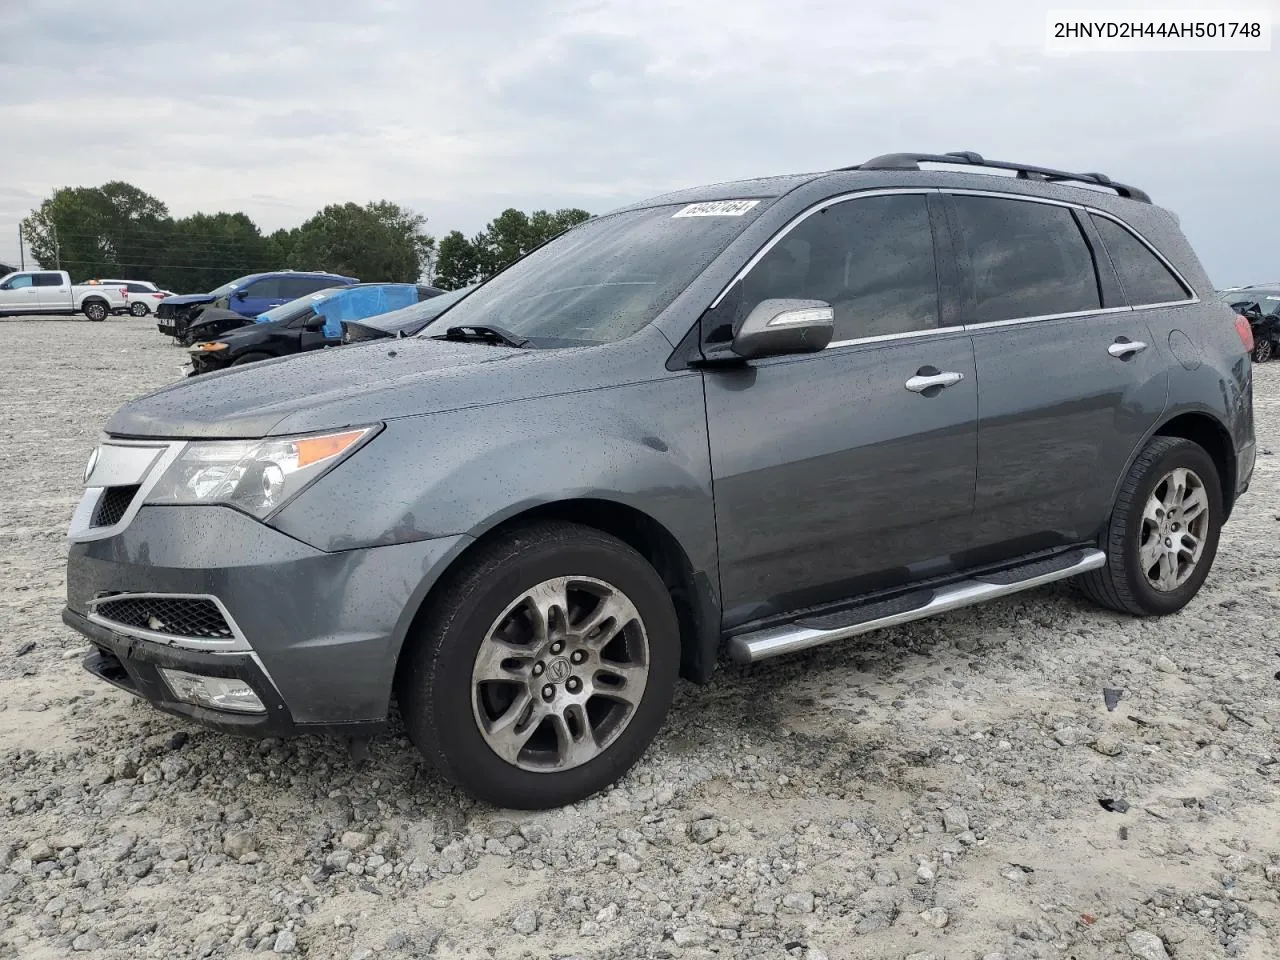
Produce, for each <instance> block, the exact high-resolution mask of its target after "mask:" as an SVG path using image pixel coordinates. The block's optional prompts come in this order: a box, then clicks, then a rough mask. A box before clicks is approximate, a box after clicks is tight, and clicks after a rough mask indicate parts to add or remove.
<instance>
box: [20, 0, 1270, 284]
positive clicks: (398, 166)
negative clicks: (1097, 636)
mask: <svg viewBox="0 0 1280 960" xmlns="http://www.w3.org/2000/svg"><path fill="white" fill-rule="evenodd" d="M1162 5H1165V4H1162V3H1160V2H1157V0H1129V2H1128V3H1127V6H1130V7H1142V6H1149V7H1152V8H1158V7H1160V6H1162ZM1273 5H1274V0H1273ZM170 6H171V5H169V4H167V3H165V2H164V0H114V2H113V3H111V4H108V5H101V9H98V8H93V7H86V6H85V5H84V4H83V3H80V2H78V0H62V2H53V0H46V2H44V3H41V4H36V3H35V2H34V0H17V2H16V3H15V2H14V0H10V4H9V5H7V6H6V13H5V30H6V35H7V36H10V37H13V36H22V37H23V38H24V41H23V43H21V44H11V43H10V44H3V45H0V89H3V90H4V91H5V95H4V98H3V99H2V100H0V129H2V130H5V131H15V132H16V134H17V136H16V137H15V140H16V142H18V143H19V144H20V145H21V146H20V148H19V149H17V150H14V149H12V148H5V150H4V153H3V161H0V167H2V168H3V170H4V177H3V179H4V181H5V183H6V184H7V185H8V187H9V189H13V190H19V191H22V193H21V194H19V195H15V199H6V197H5V195H4V194H0V259H5V258H6V256H7V255H10V254H16V249H14V250H11V249H9V247H10V246H15V247H16V242H15V240H16V233H15V230H14V226H13V225H14V224H15V223H16V220H17V219H18V218H19V217H20V216H21V214H22V213H23V212H24V210H25V209H28V208H29V206H30V205H33V204H34V203H35V202H37V201H38V198H39V197H42V196H45V195H47V194H48V193H49V192H50V191H51V190H52V189H54V188H56V187H59V186H64V185H81V184H94V183H102V182H104V181H106V180H109V179H124V180H127V181H129V182H132V183H136V184H137V185H138V186H140V187H142V188H143V189H145V190H147V191H149V192H151V193H154V194H155V195H157V196H159V197H160V198H161V199H163V200H164V201H165V202H166V203H167V204H168V205H169V207H170V209H171V210H172V211H173V212H174V213H175V214H177V215H181V214H184V213H189V212H193V211H195V210H204V211H213V210H217V209H244V210H245V211H246V212H248V213H249V214H250V215H251V216H253V217H254V218H255V220H257V221H258V222H259V223H260V224H261V225H262V226H263V227H264V229H268V230H270V229H274V228H276V227H280V226H292V225H296V224H297V223H299V222H301V221H302V220H303V219H305V218H306V217H307V216H308V215H309V214H310V213H311V212H313V211H314V210H315V209H317V208H319V207H320V206H323V205H324V204H326V203H332V202H341V201H345V200H356V201H358V202H364V201H366V200H369V199H375V198H381V197H386V198H388V199H392V200H396V201H397V202H400V203H404V204H406V205H409V206H412V207H414V208H415V209H417V210H419V211H421V212H422V213H424V214H425V215H426V216H427V217H428V218H429V221H430V227H431V229H433V230H434V231H435V232H437V233H444V232H446V231H447V230H449V229H452V228H455V227H456V228H458V229H462V230H463V231H464V232H467V233H471V232H474V231H475V230H477V229H479V228H480V227H481V226H483V224H484V223H485V222H486V221H487V220H488V219H490V218H491V217H493V216H494V215H496V214H497V213H498V212H500V211H501V210H502V209H503V208H504V207H507V206H517V207H522V208H525V209H529V208H534V207H553V208H554V207H561V206H570V205H572V206H582V207H586V208H587V209H590V210H593V211H603V210H605V209H608V208H610V207H612V206H615V205H619V204H622V203H626V202H630V201H632V200H635V199H637V198H640V197H644V196H646V195H651V194H655V193H659V192H663V191H666V190H670V189H673V188H677V187H680V186H687V185H691V184H696V183H701V182H711V181H723V180H728V179H733V178H739V177H751V176H759V175H765V174H771V173H781V172H788V171H795V170H812V169H822V168H829V167H834V166H844V165H849V164H853V163H857V162H858V161H860V160H863V159H866V158H868V157H870V156H873V155H875V154H879V153H884V152H888V151H894V150H912V149H920V150H955V149H971V150H978V151H979V152H982V153H985V154H987V155H989V156H997V157H1009V158H1013V159H1021V160H1027V161H1029V162H1036V163H1040V164H1043V165H1051V166H1060V167H1066V168H1079V169H1087V170H1098V169H1101V170H1104V171H1106V172H1108V173H1110V174H1111V175H1113V176H1115V177H1116V178H1118V179H1123V180H1127V181H1129V182H1133V183H1136V184H1138V185H1139V186H1142V187H1144V188H1146V189H1148V190H1149V191H1150V192H1151V193H1152V195H1153V196H1154V197H1155V198H1156V199H1157V200H1158V201H1159V202H1161V203H1164V204H1166V205H1168V206H1170V207H1172V208H1173V209H1175V210H1176V211H1178V212H1179V214H1180V215H1181V217H1182V221H1183V224H1184V227H1185V229H1186V230H1187V232H1188V234H1189V235H1190V237H1191V240H1192V242H1193V244H1194V245H1195V246H1196V247H1197V249H1198V250H1199V251H1200V253H1201V255H1202V257H1203V259H1204V260H1205V262H1206V266H1207V267H1208V269H1209V271H1210V274H1211V275H1212V276H1213V277H1214V279H1215V280H1216V281H1217V282H1219V283H1222V284H1226V283H1237V282H1247V281H1249V280H1251V279H1253V278H1255V277H1259V276H1263V275H1265V276H1266V277H1269V276H1270V275H1271V274H1273V273H1275V272H1276V268H1275V267H1273V266H1271V265H1270V264H1271V259H1272V258H1271V254H1270V252H1269V250H1270V249H1271V247H1272V246H1273V244H1271V243H1270V239H1271V238H1270V236H1269V235H1268V233H1269V232H1270V230H1271V227H1270V225H1271V224H1274V223H1276V222H1280V198H1277V196H1276V192H1275V191H1274V190H1273V189H1272V175H1271V173H1270V171H1269V169H1268V164H1267V163H1266V162H1264V161H1263V159H1261V158H1267V157H1270V156H1274V155H1275V154H1276V151H1277V149H1278V148H1280V128H1277V127H1276V126H1275V125H1274V124H1267V123H1259V122H1258V118H1257V109H1258V106H1259V104H1262V103H1264V102H1268V100H1267V98H1269V97H1270V98H1273V95H1274V92H1275V90H1276V89H1280V83H1278V81H1280V64H1278V63H1277V60H1276V58H1275V57H1274V56H1270V55H1268V54H1265V53H1259V54H1250V53H1242V54H1198V53H1169V54H1157V53H1151V54H1076V55H1070V56H1049V55H1046V54H1045V52H1044V50H1043V38H1044V10H1043V8H1042V7H1036V6H1033V5H1029V4H1026V3H1025V2H1020V0H973V2H971V3H968V4H951V5H942V4H937V3H934V2H928V3H926V2H924V0H917V2H915V3H910V2H908V3H906V4H903V3H896V2H890V0H885V2H881V0H863V2H860V3H857V4H849V3H847V2H834V0H792V2H790V3H788V4H778V3H775V2H772V0H734V2H732V3H731V2H728V0H703V2H700V3H696V4H695V3H688V2H685V0H643V2H640V0H530V2H528V3H521V4H517V3H513V2H510V0H505V2H504V0H472V2H468V3H466V4H431V5H424V4H420V3H417V2H414V0H375V2H365V3H361V4H357V5H353V4H351V3H350V2H349V0H308V2H305V3H304V2H302V0H282V2H280V3H275V4H264V3H261V2H251V0H206V2H205V3H202V4H199V5H194V6H192V5H188V6H187V7H185V8H184V13H183V21H182V23H181V25H180V26H179V25H178V23H177V21H176V19H175V17H174V15H173V14H171V13H170V12H169V11H170ZM6 235H9V236H11V237H14V238H15V240H9V241H6V240H5V237H6Z"/></svg>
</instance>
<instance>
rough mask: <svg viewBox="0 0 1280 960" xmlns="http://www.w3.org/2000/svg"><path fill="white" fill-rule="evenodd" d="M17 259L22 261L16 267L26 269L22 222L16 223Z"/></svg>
mask: <svg viewBox="0 0 1280 960" xmlns="http://www.w3.org/2000/svg"><path fill="white" fill-rule="evenodd" d="M18 259H19V260H21V261H22V264H21V265H20V266H19V267H18V269H19V270H26V269H27V251H26V249H25V248H24V247H23V246H22V224H18Z"/></svg>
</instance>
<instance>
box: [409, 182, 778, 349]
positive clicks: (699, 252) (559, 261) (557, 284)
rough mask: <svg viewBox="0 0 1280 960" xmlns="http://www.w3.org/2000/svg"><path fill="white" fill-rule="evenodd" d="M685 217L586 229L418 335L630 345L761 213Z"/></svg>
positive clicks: (564, 237) (534, 256) (670, 213)
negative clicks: (480, 332) (462, 329)
mask: <svg viewBox="0 0 1280 960" xmlns="http://www.w3.org/2000/svg"><path fill="white" fill-rule="evenodd" d="M699 206H700V207H708V206H710V205H709V204H702V205H699ZM752 207H754V208H755V209H752ZM689 209H690V208H689V207H683V206H678V205H673V206H663V207H650V208H647V209H644V210H631V211H627V212H625V213H617V214H613V215H611V216H607V217H600V218H598V219H594V220H588V221H586V222H585V223H583V224H582V225H581V226H579V227H575V228H573V229H572V230H570V231H569V232H567V233H564V234H561V235H560V236H559V237H557V238H556V239H555V240H552V241H551V242H550V243H549V244H547V245H546V246H544V247H540V248H539V249H537V250H535V251H534V252H533V253H531V254H529V256H527V257H525V258H524V259H523V260H520V261H519V262H517V263H516V264H514V265H513V266H511V267H509V268H508V269H507V270H505V271H503V272H502V273H500V274H498V275H497V276H495V277H493V278H492V279H490V280H488V281H487V282H485V283H484V285H483V286H481V287H479V288H478V289H477V290H476V291H475V292H474V293H472V294H471V295H470V296H469V297H467V298H466V299H464V300H463V301H462V302H461V303H459V304H458V305H457V306H456V307H454V308H453V309H451V310H450V311H449V312H448V313H446V314H445V315H444V317H442V318H441V320H440V323H433V324H431V326H429V327H428V328H427V329H426V330H425V331H423V332H422V333H421V334H420V336H434V335H437V334H440V333H443V332H444V331H443V330H441V329H440V328H441V327H442V326H443V327H454V326H486V325H492V326H498V327H503V328H505V329H506V330H508V331H510V332H511V333H513V334H515V335H516V336H519V337H524V338H526V339H528V340H529V341H530V345H531V346H540V345H541V346H552V345H571V344H587V343H606V342H608V341H612V340H621V339H622V338H623V337H628V336H630V335H631V334H633V333H635V332H636V331H637V330H639V329H640V328H642V327H643V326H645V325H646V324H648V323H649V322H651V321H652V320H653V319H654V317H656V316H657V315H658V314H659V313H661V312H662V310H663V309H665V308H666V306H667V305H668V304H669V303H671V301H672V300H674V299H675V297H676V295H677V294H679V293H680V292H681V291H682V290H684V288H685V287H687V286H688V285H689V284H690V283H691V282H692V281H693V279H694V278H695V277H696V276H697V275H698V274H699V273H701V272H702V270H703V269H704V268H705V267H706V266H707V264H709V263H710V262H711V261H712V260H713V259H715V257H716V256H717V255H718V254H719V253H720V251H722V250H723V249H724V248H725V247H726V246H727V245H728V244H729V241H730V240H732V239H733V238H734V237H735V236H736V235H737V234H738V232H739V231H741V230H742V228H743V227H744V226H745V225H746V224H747V223H749V222H750V221H751V220H753V219H754V218H755V216H756V215H757V214H758V213H759V205H758V204H749V205H748V206H746V207H745V208H742V209H744V211H750V212H749V213H747V212H744V213H742V214H741V215H723V214H721V215H714V216H708V215H701V216H694V215H690V213H689V212H688V211H689ZM676 214H679V215H678V216H677V215H676Z"/></svg>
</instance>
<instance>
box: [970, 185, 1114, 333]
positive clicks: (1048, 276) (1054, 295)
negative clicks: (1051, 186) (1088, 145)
mask: <svg viewBox="0 0 1280 960" xmlns="http://www.w3.org/2000/svg"><path fill="white" fill-rule="evenodd" d="M953 199H954V201H955V209H956V216H957V217H958V218H959V225H960V241H961V243H962V245H963V248H964V250H965V251H966V252H967V254H968V258H969V264H970V271H971V274H972V276H971V282H972V294H973V302H972V304H971V306H970V309H969V318H968V320H969V322H970V323H990V322H993V321H996V320H1013V319H1017V318H1019V317H1041V316H1046V315H1048V314H1054V313H1075V312H1077V311H1081V310H1097V309H1099V308H1100V307H1101V306H1102V300H1101V298H1100V296H1099V294H1098V275H1097V273H1096V272H1095V270H1094V267H1093V255H1092V254H1091V253H1090V252H1089V247H1088V244H1086V243H1085V239H1084V235H1083V234H1082V233H1081V232H1080V227H1079V225H1078V224H1077V223H1076V220H1075V216H1074V215H1073V214H1072V213H1071V210H1070V209H1069V208H1068V207H1058V206H1052V205H1050V204H1046V203H1031V202H1028V201H1025V200H1003V199H997V198H994V197H968V196H956V197H954V198H953Z"/></svg>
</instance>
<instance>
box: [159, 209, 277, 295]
mask: <svg viewBox="0 0 1280 960" xmlns="http://www.w3.org/2000/svg"><path fill="white" fill-rule="evenodd" d="M283 266H284V261H283V258H282V257H281V255H280V251H279V250H278V248H277V247H276V245H274V244H273V243H272V241H271V240H270V239H268V238H267V237H264V236H263V235H262V231H261V230H259V229H258V225H257V224H255V223H254V222H253V221H252V220H251V219H249V216H248V215H247V214H244V213H225V212H221V213H193V214H192V215H191V216H189V217H183V218H182V219H180V220H177V221H176V222H175V223H174V225H173V239H172V241H171V243H170V245H169V248H168V250H167V251H166V253H165V256H164V258H163V262H162V264H161V265H160V266H158V267H157V268H156V269H155V277H154V278H153V279H155V282H156V283H158V284H160V285H161V286H162V287H165V288H166V289H169V290H201V291H203V290H212V289H213V288H214V287H218V286H221V285H222V284H224V283H226V282H227V281H228V280H234V279H235V278H236V277H240V276H244V275H245V274H246V273H257V272H259V271H263V270H278V269H280V268H281V267H283ZM149 279H152V278H149Z"/></svg>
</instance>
